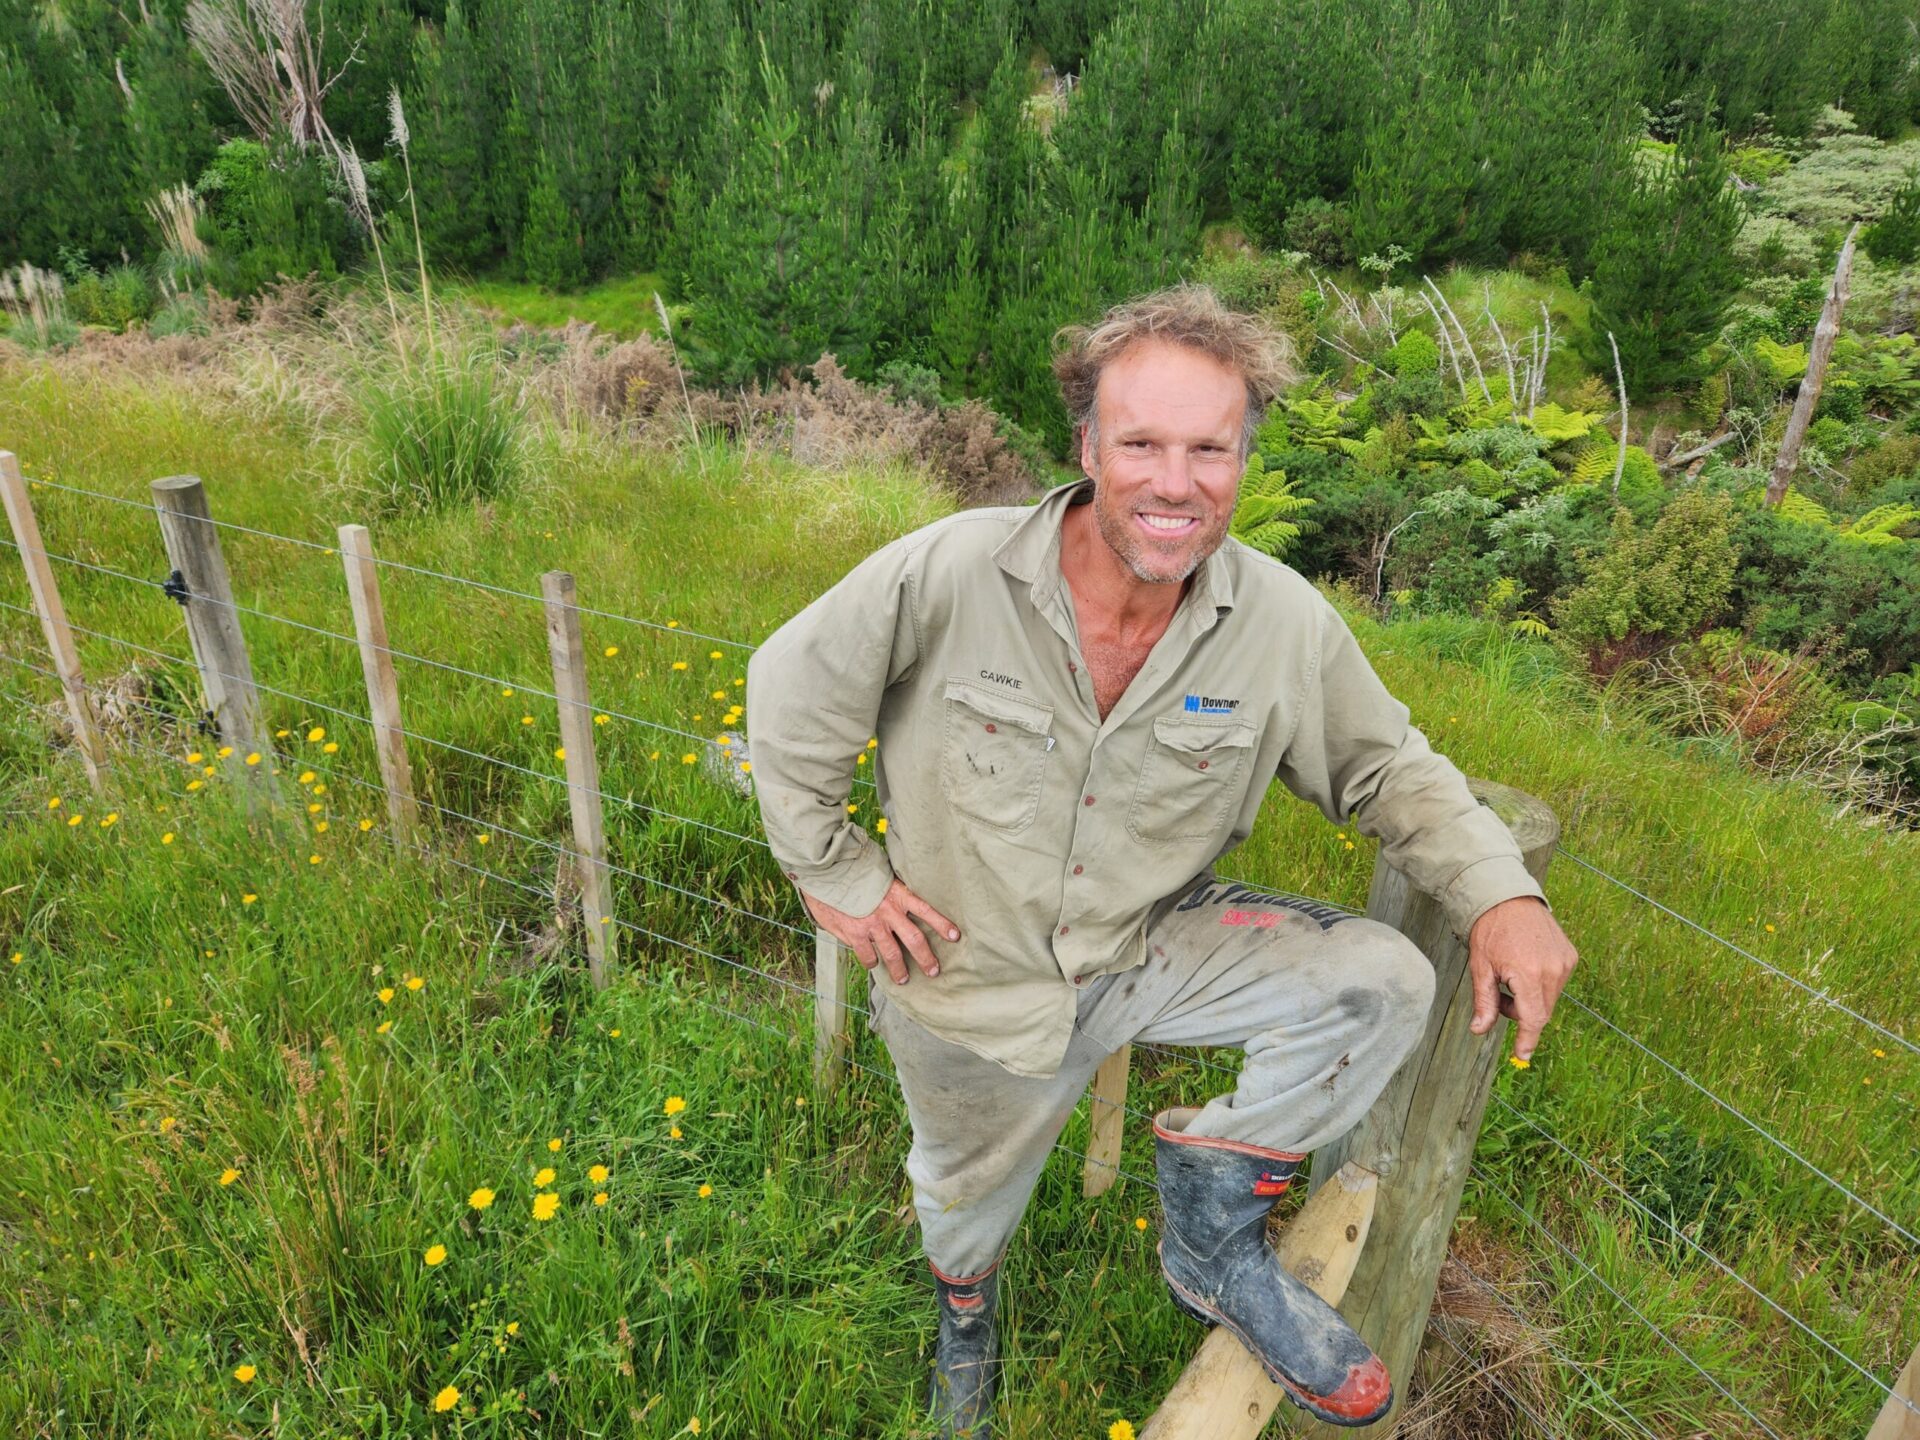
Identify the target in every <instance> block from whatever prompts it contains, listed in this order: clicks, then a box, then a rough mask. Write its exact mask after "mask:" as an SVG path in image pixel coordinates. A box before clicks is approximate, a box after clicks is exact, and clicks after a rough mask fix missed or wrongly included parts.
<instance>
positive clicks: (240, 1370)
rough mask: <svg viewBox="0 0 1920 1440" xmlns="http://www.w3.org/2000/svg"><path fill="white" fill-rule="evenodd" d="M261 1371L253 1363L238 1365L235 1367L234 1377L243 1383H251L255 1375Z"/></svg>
mask: <svg viewBox="0 0 1920 1440" xmlns="http://www.w3.org/2000/svg"><path fill="white" fill-rule="evenodd" d="M259 1373H260V1372H259V1371H258V1370H256V1369H254V1368H253V1366H251V1365H236V1366H234V1367H233V1378H234V1379H236V1380H238V1381H239V1382H240V1383H241V1384H242V1385H251V1384H252V1383H253V1377H254V1376H256V1375H258V1374H259Z"/></svg>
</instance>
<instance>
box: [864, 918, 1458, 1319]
mask: <svg viewBox="0 0 1920 1440" xmlns="http://www.w3.org/2000/svg"><path fill="white" fill-rule="evenodd" d="M872 974H873V980H872V984H871V985H870V987H869V988H870V991H871V997H872V1011H873V1022H872V1023H873V1028H874V1029H875V1031H877V1032H878V1034H879V1035H880V1037H881V1039H882V1040H883V1041H885V1043H886V1046H887V1049H888V1051H889V1052H890V1053H891V1054H892V1056H893V1062H894V1068H895V1070H896V1072H897V1073H898V1075H899V1078H900V1088H901V1090H902V1091H903V1092H904V1094H905V1096H906V1101H907V1118H908V1120H909V1121H910V1122H911V1123H912V1126H913V1145H912V1148H911V1149H910V1150H909V1151H908V1154H907V1175H908V1178H909V1179H911V1180H912V1182H913V1203H914V1208H915V1210H916V1211H917V1212H918V1215H919V1219H920V1234H921V1243H922V1245H923V1246H924V1247H925V1250H926V1255H927V1260H928V1263H929V1264H930V1265H931V1266H932V1267H933V1268H934V1269H935V1270H936V1271H938V1272H939V1273H940V1274H941V1275H943V1276H945V1277H947V1278H948V1279H950V1280H955V1281H964V1280H968V1279H974V1278H978V1277H980V1276H982V1275H984V1274H985V1273H986V1272H987V1271H989V1270H991V1269H992V1268H993V1267H994V1266H996V1265H998V1264H999V1262H1000V1260H1001V1258H1002V1257H1003V1256H1004V1255H1005V1253H1006V1248H1007V1245H1008V1243H1009V1242H1010V1241H1011V1239H1012V1238H1013V1232H1014V1230H1015V1229H1016V1228H1017V1227H1018V1225H1019V1224H1020V1218H1021V1216H1022V1215H1023V1214H1024V1213H1025V1211H1026V1208H1027V1200H1028V1197H1029V1196H1030V1195H1031V1194H1032V1192H1033V1187H1034V1183H1035V1182H1036V1181H1037V1180H1038V1179H1039V1177H1040V1171H1041V1169H1042V1167H1043V1166H1044V1165H1045V1164H1046V1159H1047V1155H1048V1152H1049V1151H1050V1150H1051V1149H1052V1148H1053V1144H1054V1141H1055V1140H1056V1139H1057V1138H1058V1137H1059V1134H1060V1131H1061V1128H1062V1127H1063V1126H1064V1125H1065V1124H1066V1122H1067V1117H1068V1116H1069V1115H1071V1114H1072V1113H1073V1108H1074V1106H1075V1104H1077V1103H1078V1101H1079V1099H1080V1096H1081V1095H1082V1094H1084V1093H1085V1092H1086V1089H1087V1086H1088V1084H1089V1083H1090V1082H1091V1081H1092V1078H1093V1073H1094V1071H1095V1070H1097V1069H1098V1068H1099V1066H1100V1064H1101V1062H1102V1061H1103V1060H1105V1059H1106V1058H1107V1056H1109V1055H1111V1054H1113V1053H1114V1052H1115V1051H1116V1050H1119V1049H1121V1048H1122V1047H1123V1046H1125V1045H1127V1044H1129V1043H1131V1042H1133V1041H1136V1040H1138V1041H1145V1042H1147V1043H1150V1044H1163V1045H1232V1046H1240V1047H1243V1048H1244V1049H1245V1052H1246V1058H1245V1060H1244V1062H1243V1063H1242V1065H1241V1067H1240V1074H1239V1080H1238V1083H1237V1084H1236V1085H1235V1086H1234V1087H1233V1088H1232V1089H1230V1090H1228V1091H1226V1092H1225V1093H1222V1094H1219V1095H1215V1096H1213V1097H1212V1098H1211V1099H1209V1100H1207V1102H1206V1103H1205V1105H1204V1106H1203V1107H1202V1109H1201V1111H1200V1113H1199V1114H1198V1115H1197V1116H1195V1117H1194V1118H1193V1120H1192V1121H1191V1122H1190V1123H1189V1124H1188V1125H1187V1127H1186V1132H1185V1133H1187V1134H1189V1135H1195V1136H1201V1135H1205V1136H1213V1137H1216V1138H1219V1139H1225V1140H1239V1141H1242V1142H1245V1143H1248V1144H1253V1145H1259V1146H1263V1147H1265V1148H1268V1149H1273V1150H1286V1151H1295V1152H1305V1151H1310V1150H1313V1149H1314V1148H1316V1147H1317V1146H1320V1145H1323V1144H1325V1143H1326V1142H1328V1141H1330V1140H1334V1139H1337V1138H1339V1137H1340V1136H1341V1135H1343V1134H1345V1133H1346V1132H1347V1131H1348V1130H1349V1129H1351V1128H1352V1127H1353V1125H1354V1124H1355V1123H1356V1122H1358V1121H1359V1120H1360V1118H1361V1117H1362V1116H1363V1115H1365V1114H1366V1112H1367V1110H1368V1108H1369V1107H1370V1106H1371V1105H1372V1104H1373V1102H1374V1100H1375V1099H1377V1098H1378V1096H1379V1094H1380V1092H1381V1091H1382V1090H1384V1089H1385V1088H1386V1084H1387V1081H1388V1080H1390V1079H1391V1078H1392V1077H1393V1073H1394V1071H1396V1070H1397V1069H1399V1068H1400V1065H1401V1063H1402V1062H1403V1061H1404V1060H1405V1059H1406V1058H1407V1056H1408V1054H1409V1053H1411V1051H1412V1049H1413V1047H1414V1045H1415V1043H1416V1042H1417V1041H1418V1040H1419V1038H1420V1036H1421V1035H1422V1034H1423V1033H1424V1031H1425V1027H1426V1023H1427V1017H1428V1014H1429V1012H1430V1010H1431V1008H1432V1004H1433V989H1434V979H1433V967H1432V966H1431V964H1430V963H1429V962H1428V960H1427V957H1426V956H1425V955H1424V954H1423V953H1422V952H1421V950H1420V948H1419V947H1418V946H1417V945H1415V944H1414V943H1413V942H1412V941H1411V940H1409V939H1407V937H1406V936H1404V935H1402V934H1401V933H1400V932H1399V931H1397V930H1395V929H1393V927H1391V926H1389V925H1385V924H1382V923H1380V922H1379V921H1377V920H1369V919H1367V918H1365V917H1364V916H1358V915H1349V914H1348V913H1346V912H1345V911H1341V910H1336V909H1334V908H1333V907H1332V906H1327V905H1321V904H1318V903H1316V902H1314V901H1310V900H1300V899H1296V898H1294V897H1291V896H1284V895H1278V894H1274V893H1272V892H1268V891H1251V890H1248V889H1246V888H1245V887H1242V886H1233V885H1229V884H1226V883H1223V882H1220V881H1213V880H1210V881H1208V882H1207V883H1204V884H1201V885H1198V886H1197V887H1195V888H1194V889H1192V890H1191V891H1190V892H1188V893H1187V894H1185V895H1183V896H1182V897H1181V899H1180V900H1179V902H1178V903H1177V904H1173V905H1171V906H1166V905H1162V906H1157V907H1155V916H1154V917H1153V918H1151V919H1150V920H1149V922H1148V927H1147V961H1146V963H1145V964H1144V965H1141V966H1138V967H1136V968H1134V969H1132V970H1127V971H1123V972H1120V973H1117V974H1108V975H1101V976H1097V977H1095V978H1094V979H1092V980H1089V981H1088V982H1087V983H1086V984H1085V985H1084V986H1083V987H1082V990H1081V994H1080V997H1079V1002H1078V1013H1077V1017H1076V1020H1075V1023H1074V1029H1073V1036H1072V1039H1071V1041H1070V1042H1069V1044H1068V1046H1067V1053H1066V1058H1065V1059H1064V1060H1063V1061H1062V1062H1061V1065H1060V1069H1059V1070H1058V1072H1056V1073H1055V1074H1054V1075H1053V1076H1051V1077H1049V1078H1047V1079H1034V1078H1031V1077H1028V1076H1023V1075H1015V1074H1013V1073H1011V1072H1010V1071H1008V1070H1006V1069H1003V1068H1002V1067H1001V1066H1000V1065H998V1064H997V1063H995V1062H994V1061H992V1060H989V1059H987V1058H985V1057H984V1056H981V1055H978V1054H976V1053H975V1052H974V1051H972V1050H969V1049H967V1048H966V1047H964V1046H961V1045H956V1044H953V1043H951V1042H950V1041H947V1040H943V1039H941V1038H940V1037H938V1036H936V1035H934V1034H933V1033H932V1032H930V1031H928V1030H927V1029H926V1028H925V1027H924V1026H922V1025H920V1024H918V1023H917V1022H915V1021H914V1020H912V1019H910V1018H909V1017H908V1016H907V1015H905V1014H903V1013H902V1012H901V1011H900V1010H899V1009H898V1007H896V1006H892V1005H889V1004H888V1003H887V996H886V992H887V990H888V989H889V988H890V987H891V986H892V984H893V983H894V982H893V981H891V980H888V979H887V978H886V976H885V972H884V971H874V972H872ZM907 983H908V984H912V983H913V980H912V977H911V976H909V978H908V981H907ZM1189 1103H1197V1101H1195V1102H1189Z"/></svg>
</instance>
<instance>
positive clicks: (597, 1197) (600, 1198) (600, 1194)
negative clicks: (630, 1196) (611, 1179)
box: [593, 1190, 607, 1205]
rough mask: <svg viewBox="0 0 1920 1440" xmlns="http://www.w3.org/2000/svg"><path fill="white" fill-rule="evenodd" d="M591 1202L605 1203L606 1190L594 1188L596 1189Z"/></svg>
mask: <svg viewBox="0 0 1920 1440" xmlns="http://www.w3.org/2000/svg"><path fill="white" fill-rule="evenodd" d="M593 1203H594V1204H596V1205H604V1204H606V1203H607V1192H606V1191H604V1190H596V1191H595V1192H594V1195H593Z"/></svg>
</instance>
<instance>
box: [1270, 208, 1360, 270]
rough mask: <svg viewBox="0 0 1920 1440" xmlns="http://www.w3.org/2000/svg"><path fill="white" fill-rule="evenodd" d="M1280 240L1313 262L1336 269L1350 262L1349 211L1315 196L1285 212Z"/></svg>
mask: <svg viewBox="0 0 1920 1440" xmlns="http://www.w3.org/2000/svg"><path fill="white" fill-rule="evenodd" d="M1280 243H1281V244H1282V245H1284V246H1285V247H1286V248H1287V249H1289V250H1298V251H1299V252H1300V253H1301V254H1303V255H1306V256H1308V257H1309V258H1311V259H1312V260H1314V261H1315V262H1316V263H1318V264H1321V265H1325V266H1327V267H1329V268H1332V269H1337V268H1339V267H1340V266H1342V265H1350V264H1352V263H1353V258H1354V255H1353V211H1352V209H1351V208H1350V207H1349V206H1347V205H1344V204H1341V203H1339V202H1336V201H1331V200H1322V199H1321V198H1320V197H1319V196H1317V195H1315V196H1312V197H1310V198H1308V199H1305V200H1302V201H1301V202H1300V203H1299V204H1298V205H1295V206H1294V207H1293V208H1292V209H1291V210H1289V211H1288V212H1287V218H1286V223H1285V224H1283V225H1282V226H1281V227H1280Z"/></svg>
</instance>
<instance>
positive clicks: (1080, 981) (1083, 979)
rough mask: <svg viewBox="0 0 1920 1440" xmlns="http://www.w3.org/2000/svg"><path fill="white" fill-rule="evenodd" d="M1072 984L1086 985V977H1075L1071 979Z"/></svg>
mask: <svg viewBox="0 0 1920 1440" xmlns="http://www.w3.org/2000/svg"><path fill="white" fill-rule="evenodd" d="M1073 983H1074V984H1076V985H1084V984H1086V983H1087V977H1086V976H1084V975H1076V976H1074V977H1073Z"/></svg>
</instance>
